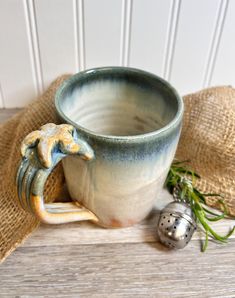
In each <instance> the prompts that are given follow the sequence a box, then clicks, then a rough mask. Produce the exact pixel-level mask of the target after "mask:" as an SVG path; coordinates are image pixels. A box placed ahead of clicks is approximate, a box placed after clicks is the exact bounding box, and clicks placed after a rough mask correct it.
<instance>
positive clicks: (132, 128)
mask: <svg viewBox="0 0 235 298" xmlns="http://www.w3.org/2000/svg"><path fill="white" fill-rule="evenodd" d="M68 98H69V99H68V101H67V100H66V99H65V100H64V101H63V102H62V109H63V112H64V113H65V115H66V116H67V117H69V118H70V119H71V120H73V121H74V122H76V123H77V124H79V125H81V126H82V127H85V128H87V129H89V130H91V131H93V132H95V133H100V134H106V135H136V134H142V133H147V132H151V131H155V130H157V129H159V128H161V127H163V126H164V125H166V124H167V123H168V122H169V121H170V120H172V118H173V117H174V112H173V111H172V110H171V109H170V108H169V106H167V105H166V102H165V101H164V99H163V98H162V97H161V95H160V94H153V93H152V92H150V91H147V90H145V89H141V88H137V87H136V86H132V85H128V84H126V83H122V82H117V81H114V82H112V81H101V82H96V83H92V84H89V85H85V86H84V87H79V88H78V89H75V90H74V91H73V93H71V94H69V97H68Z"/></svg>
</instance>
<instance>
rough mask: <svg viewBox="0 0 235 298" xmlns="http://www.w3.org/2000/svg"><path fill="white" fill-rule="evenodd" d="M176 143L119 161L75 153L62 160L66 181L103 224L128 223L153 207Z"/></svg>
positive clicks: (124, 224) (125, 224)
mask: <svg viewBox="0 0 235 298" xmlns="http://www.w3.org/2000/svg"><path fill="white" fill-rule="evenodd" d="M175 149H176V144H172V146H171V148H168V150H166V151H165V152H163V153H162V154H157V157H156V158H155V159H148V160H145V161H143V160H141V161H135V162H128V161H126V162H125V161H124V162H120V161H109V160H105V159H103V160H101V159H100V158H99V159H98V160H96V159H94V160H93V161H91V162H84V161H83V160H81V159H79V158H78V157H76V156H69V157H67V158H66V159H64V160H63V166H64V172H65V177H66V183H67V186H68V189H69V193H70V195H71V197H72V199H73V200H75V201H76V200H77V201H79V202H80V203H81V204H83V205H84V206H85V207H86V208H88V209H89V210H91V211H92V212H93V213H95V214H96V216H97V217H98V218H99V222H100V224H101V225H104V226H129V225H132V224H134V223H136V222H139V221H141V220H142V219H143V218H145V217H146V215H147V214H148V213H149V212H150V210H151V209H152V207H153V205H154V202H155V200H156V199H157V196H158V193H159V192H160V191H161V190H162V187H163V184H164V181H165V179H166V175H167V173H168V170H169V167H170V164H171V162H172V159H173V156H174V153H175Z"/></svg>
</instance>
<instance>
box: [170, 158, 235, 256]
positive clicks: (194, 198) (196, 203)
mask: <svg viewBox="0 0 235 298" xmlns="http://www.w3.org/2000/svg"><path fill="white" fill-rule="evenodd" d="M187 162H189V161H187V160H186V161H175V162H173V164H172V165H171V168H170V171H169V173H168V176H167V179H166V182H165V185H166V187H167V189H168V191H169V192H170V193H171V194H173V196H176V197H177V199H178V200H180V201H183V202H186V203H188V204H189V205H190V207H191V208H192V211H193V212H194V215H195V217H196V221H197V224H200V226H201V227H202V229H204V231H205V235H206V239H205V242H204V244H203V246H202V251H203V252H204V251H205V250H206V249H207V246H208V239H209V237H210V238H212V239H213V240H215V241H218V242H219V243H226V242H227V240H228V238H229V237H230V236H231V235H232V233H233V232H234V231H235V226H234V227H233V228H232V229H231V230H230V231H229V232H228V234H227V235H225V236H221V235H219V234H217V233H216V232H215V231H214V230H213V229H212V228H211V226H210V225H209V222H211V221H218V220H222V219H224V218H226V217H227V218H228V217H229V216H228V211H227V207H226V204H225V203H224V201H223V196H222V195H220V194H216V193H202V192H200V191H199V190H198V189H197V188H196V187H195V181H196V179H200V176H199V175H198V174H197V173H195V172H194V171H193V170H191V169H189V167H188V166H187ZM209 196H212V197H218V203H219V204H220V205H221V207H222V209H223V212H220V213H218V212H216V213H215V212H213V211H211V210H209V209H208V208H207V207H206V199H205V198H206V197H209Z"/></svg>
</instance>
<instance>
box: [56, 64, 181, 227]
mask: <svg viewBox="0 0 235 298" xmlns="http://www.w3.org/2000/svg"><path fill="white" fill-rule="evenodd" d="M106 85H107V86H106ZM109 85H110V88H109V87H108V86H109ZM104 86H106V87H104ZM119 87H120V88H123V91H122V92H123V93H121V94H124V95H125V90H127V92H129V93H130V95H131V96H130V101H131V105H129V106H128V107H127V109H125V108H124V110H123V113H126V114H125V117H124V118H121V117H122V115H121V112H120V119H121V120H120V129H121V122H122V121H124V120H125V121H127V123H128V121H129V120H128V119H126V118H127V117H128V112H127V110H128V109H129V108H130V119H134V118H136V119H139V116H138V115H136V116H135V113H136V111H138V106H139V107H140V108H139V110H140V113H142V111H143V110H144V113H145V114H141V115H146V118H143V117H142V118H141V119H140V120H138V121H139V122H138V125H139V124H141V125H142V124H143V127H144V126H145V128H144V129H143V133H138V134H136V135H133V134H131V135H118V134H109V133H107V134H106V133H105V132H104V133H102V132H100V131H99V127H98V126H99V125H97V130H98V131H96V125H95V123H96V122H95V121H96V120H92V117H93V116H94V119H96V118H95V117H97V123H98V122H99V121H100V119H99V118H98V116H99V117H101V115H102V107H103V106H104V107H105V105H106V103H107V104H109V94H110V96H111V95H112V94H111V93H107V96H106V95H105V90H106V89H105V88H109V89H110V90H111V91H112V90H114V92H116V93H117V94H118V92H119V89H118V88H119ZM93 88H94V90H97V91H99V88H104V92H103V93H102V92H101V94H103V95H104V97H105V96H106V97H107V98H104V99H101V100H100V108H99V106H98V107H97V108H96V111H95V110H94V113H93V114H94V115H93V116H92V115H91V116H90V115H86V114H85V112H84V113H83V114H82V112H81V115H82V117H83V118H84V119H86V117H88V118H87V119H91V121H93V124H92V125H93V126H92V127H94V129H90V128H87V127H86V126H82V125H81V124H79V123H78V122H79V119H78V121H77V122H75V121H74V120H73V119H72V116H71V115H72V114H73V113H74V111H75V112H76V111H78V116H79V113H80V112H79V105H80V102H79V101H80V100H81V98H83V99H82V100H83V103H81V104H82V105H81V110H82V109H84V111H86V108H87V107H86V94H88V98H87V101H88V102H87V105H88V108H89V109H91V110H92V105H91V106H89V100H90V99H89V94H92V90H93ZM109 89H107V90H109ZM101 91H102V90H101ZM89 92H90V93H89ZM94 93H95V94H94V101H93V103H95V104H96V102H97V100H96V97H95V96H96V94H97V93H96V92H94ZM116 93H115V94H116ZM129 93H127V94H129ZM135 94H137V95H138V94H140V96H139V97H138V96H137V97H135V96H134V95H135ZM132 95H133V96H132ZM82 96H83V97H82ZM111 97H112V100H113V104H114V106H115V105H116V106H118V104H119V103H118V102H117V103H115V95H112V96H111ZM120 100H122V99H120ZM128 100H129V98H128V96H127V98H126V99H125V100H123V101H122V103H120V105H121V106H123V107H125V102H128ZM91 102H92V101H91ZM95 104H94V105H95ZM127 104H129V103H127ZM55 106H56V109H57V112H58V115H59V116H60V119H61V120H62V122H67V123H69V124H72V125H73V126H74V127H75V128H76V130H77V133H78V137H79V138H81V139H82V140H84V141H86V142H87V143H88V144H89V145H90V146H91V148H92V149H93V150H94V154H95V158H94V159H93V160H92V161H90V162H84V161H82V160H81V159H79V158H78V157H76V156H69V157H67V158H66V159H65V160H63V166H64V171H65V177H66V182H67V185H68V189H69V192H70V195H71V197H72V198H73V200H77V201H79V202H81V203H82V204H83V205H84V206H85V207H87V208H88V209H90V210H91V211H92V212H94V213H95V214H96V215H97V217H98V218H99V220H100V224H101V225H103V226H128V225H132V224H133V223H135V222H138V221H140V220H142V219H143V218H144V217H145V216H146V215H147V214H148V213H149V211H150V210H151V208H152V206H153V204H154V201H155V200H156V199H157V195H158V192H159V190H160V189H161V188H162V187H163V183H164V180H165V178H166V175H167V172H168V170H169V167H170V164H171V162H172V160H173V157H174V154H175V151H176V147H177V144H178V140H179V136H180V131H181V123H182V117H183V101H182V98H181V97H180V96H179V95H178V93H177V92H176V90H175V89H174V88H173V87H172V86H171V85H170V84H169V83H168V82H166V81H165V80H163V79H161V78H159V77H157V76H156V75H153V74H150V73H148V72H145V71H142V70H138V69H133V68H125V67H104V68H96V69H92V70H86V71H83V72H80V73H78V74H76V75H74V76H72V77H70V78H69V79H68V80H66V81H65V82H64V83H63V84H62V85H61V87H60V88H59V89H58V91H57V93H56V97H55ZM116 106H115V107H116ZM89 109H88V110H89ZM158 110H159V114H161V117H160V116H159V115H158ZM109 111H110V113H112V112H113V111H112V102H111V107H110V108H109V110H107V113H109ZM132 111H133V112H132ZM153 111H154V112H153ZM152 112H153V113H152ZM99 113H100V114H99ZM148 113H149V115H150V114H151V113H152V114H151V117H154V115H156V121H155V122H156V123H157V122H158V121H159V119H160V118H161V121H162V123H163V125H162V126H161V127H159V128H155V129H154V127H155V124H154V123H155V122H154V119H152V120H151V121H150V122H151V125H152V126H151V125H150V124H149V123H150V122H149V123H147V124H146V125H145V122H146V121H149V119H148ZM75 114H76V113H75ZM96 115H97V116H96ZM107 115H108V114H107ZM162 115H163V116H162ZM164 115H165V118H164ZM114 116H115V117H116V118H117V120H115V121H117V122H116V123H115V125H116V126H117V123H118V117H119V116H118V114H117V116H116V114H115V115H114ZM73 117H76V115H74V116H73ZM89 117H90V118H89ZM105 117H107V119H108V116H104V122H105ZM115 117H114V118H115ZM151 117H150V118H151ZM159 117H160V118H159ZM78 118H79V117H78ZM109 118H110V119H111V120H109V121H111V122H112V117H109ZM116 118H115V119H116ZM101 120H102V119H101ZM113 121H114V120H113ZM130 121H132V120H130ZM101 122H102V121H101ZM111 122H110V125H111V124H112V123H111ZM140 122H141V123H140ZM84 123H87V124H88V126H89V121H87V122H86V121H85V120H84ZM130 123H131V124H133V126H134V125H135V122H134V120H133V121H132V122H130ZM108 124H109V123H108V122H107V125H106V126H107V127H108ZM115 125H114V127H116V126H115ZM141 125H139V126H138V127H141ZM101 126H102V125H101ZM150 126H151V127H150ZM146 127H150V128H151V129H149V130H147V129H146ZM130 129H131V127H130ZM101 131H102V129H101Z"/></svg>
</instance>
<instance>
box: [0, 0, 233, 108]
mask: <svg viewBox="0 0 235 298" xmlns="http://www.w3.org/2000/svg"><path fill="white" fill-rule="evenodd" d="M104 65H124V66H132V67H138V68H142V69H145V70H148V71H151V72H154V73H156V74H158V75H160V76H162V77H164V78H166V79H167V80H169V81H170V82H171V83H172V84H173V85H174V86H175V87H176V88H177V89H178V90H179V92H180V93H181V94H185V93H188V92H192V91H196V90H198V89H200V88H203V87H206V86H210V85H215V84H216V85H218V84H219V85H223V84H229V85H235V0H0V107H7V108H9V107H21V106H24V105H26V104H27V103H28V102H30V101H31V100H32V99H34V98H35V97H36V96H38V95H39V94H41V93H42V92H43V90H45V88H46V87H47V86H48V85H49V83H50V82H51V81H52V80H53V79H55V78H56V77H57V76H58V75H60V74H62V73H75V72H77V71H79V70H83V69H86V68H91V67H96V66H104Z"/></svg>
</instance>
